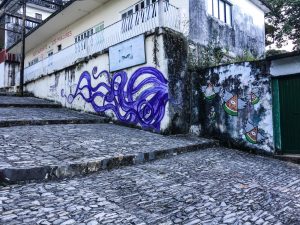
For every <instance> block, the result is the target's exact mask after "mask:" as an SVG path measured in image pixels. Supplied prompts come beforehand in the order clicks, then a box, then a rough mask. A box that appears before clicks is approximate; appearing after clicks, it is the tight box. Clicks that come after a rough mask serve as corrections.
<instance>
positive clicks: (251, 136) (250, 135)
mask: <svg viewBox="0 0 300 225" xmlns="http://www.w3.org/2000/svg"><path fill="white" fill-rule="evenodd" d="M244 135H245V139H246V140H247V141H248V142H249V143H251V144H258V143H261V142H262V141H264V139H265V137H264V136H263V134H262V131H261V130H260V129H259V127H258V126H255V125H254V124H253V122H251V121H247V123H246V126H245V133H244Z"/></svg>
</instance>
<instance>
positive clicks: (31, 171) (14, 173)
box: [0, 140, 219, 184]
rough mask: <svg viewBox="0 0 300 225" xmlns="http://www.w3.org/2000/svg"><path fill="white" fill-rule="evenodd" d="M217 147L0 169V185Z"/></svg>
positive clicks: (209, 144)
mask: <svg viewBox="0 0 300 225" xmlns="http://www.w3.org/2000/svg"><path fill="white" fill-rule="evenodd" d="M217 146H219V142H217V141H215V140H207V141H203V142H201V143H197V144H193V145H187V146H184V147H178V148H170V149H162V150H157V151H152V152H145V153H138V154H134V155H121V156H118V157H110V158H99V159H93V160H91V161H83V162H78V163H72V162H70V163H69V164H64V165H55V166H42V167H31V168H25V169H23V168H22V169H18V168H2V169H0V183H1V182H6V183H9V184H14V183H18V182H26V181H38V180H39V181H41V180H44V181H45V180H57V179H63V178H71V177H74V176H79V175H87V174H90V173H94V172H98V171H101V170H109V169H114V168H118V167H121V166H131V165H136V164H142V163H146V162H149V161H154V160H158V159H163V158H167V157H172V156H175V155H179V154H183V153H187V152H194V151H200V150H203V149H207V148H210V147H217Z"/></svg>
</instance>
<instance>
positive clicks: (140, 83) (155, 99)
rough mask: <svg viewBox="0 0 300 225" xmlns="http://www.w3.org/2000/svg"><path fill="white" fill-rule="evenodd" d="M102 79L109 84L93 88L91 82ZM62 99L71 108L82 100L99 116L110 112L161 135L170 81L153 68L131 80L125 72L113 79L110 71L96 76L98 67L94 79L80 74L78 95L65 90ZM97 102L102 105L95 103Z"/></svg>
mask: <svg viewBox="0 0 300 225" xmlns="http://www.w3.org/2000/svg"><path fill="white" fill-rule="evenodd" d="M103 75H104V76H106V78H107V82H100V83H98V84H97V85H96V86H95V87H93V85H92V79H94V80H97V79H98V78H99V77H102V76H103ZM86 93H87V94H86ZM61 95H62V97H65V98H66V99H67V102H68V103H69V104H72V103H73V101H74V100H75V98H76V97H77V96H80V97H82V99H84V101H85V102H87V103H90V104H91V105H92V107H93V109H94V110H95V111H96V112H99V113H100V112H106V111H108V110H111V111H113V112H114V114H115V115H116V117H117V118H118V120H120V121H122V122H126V123H130V124H134V125H137V124H140V125H141V126H142V127H143V128H146V129H155V130H158V131H159V130H160V124H161V121H162V119H163V118H164V115H165V108H166V104H167V102H168V100H169V98H168V81H167V80H166V79H165V77H164V75H163V74H162V73H161V72H160V71H159V70H157V69H156V68H153V67H143V68H140V69H138V70H136V71H135V72H134V73H133V74H132V76H131V77H130V79H129V80H128V75H127V73H126V72H125V71H120V72H117V73H115V74H114V75H113V77H112V78H111V76H110V74H109V72H108V71H102V72H100V73H99V74H98V75H97V67H94V69H93V71H92V76H91V74H90V73H89V72H87V71H85V72H83V73H82V74H81V76H80V78H79V82H78V84H77V86H76V91H75V93H73V94H70V95H66V94H65V91H64V89H63V90H62V91H61ZM98 98H101V99H102V101H98V100H97V101H96V99H98ZM99 102H101V103H99Z"/></svg>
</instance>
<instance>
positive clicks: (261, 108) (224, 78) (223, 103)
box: [191, 62, 274, 153]
mask: <svg viewBox="0 0 300 225" xmlns="http://www.w3.org/2000/svg"><path fill="white" fill-rule="evenodd" d="M192 88H193V100H192V112H193V114H194V117H195V118H197V119H195V120H194V121H193V122H194V124H192V126H191V130H192V131H193V130H197V129H196V128H197V127H199V126H200V127H201V129H202V134H203V135H205V136H209V137H214V138H217V139H220V140H222V141H224V142H227V143H228V144H233V145H235V146H238V147H243V148H247V149H253V150H255V151H262V152H266V153H274V143H273V121H272V91H271V77H270V74H269V64H268V63H266V62H252V63H249V62H245V63H240V64H230V65H227V66H220V67H215V68H210V69H207V70H205V71H200V72H193V87H192Z"/></svg>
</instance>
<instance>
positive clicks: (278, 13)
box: [266, 0, 300, 50]
mask: <svg viewBox="0 0 300 225" xmlns="http://www.w3.org/2000/svg"><path fill="white" fill-rule="evenodd" d="M267 2H268V3H269V4H270V6H271V7H272V11H271V12H270V13H268V14H267V16H266V44H267V45H270V44H276V45H277V47H282V46H283V45H285V44H287V41H288V40H291V41H292V42H293V44H294V45H295V47H294V50H299V49H300V0H267Z"/></svg>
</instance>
